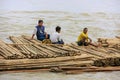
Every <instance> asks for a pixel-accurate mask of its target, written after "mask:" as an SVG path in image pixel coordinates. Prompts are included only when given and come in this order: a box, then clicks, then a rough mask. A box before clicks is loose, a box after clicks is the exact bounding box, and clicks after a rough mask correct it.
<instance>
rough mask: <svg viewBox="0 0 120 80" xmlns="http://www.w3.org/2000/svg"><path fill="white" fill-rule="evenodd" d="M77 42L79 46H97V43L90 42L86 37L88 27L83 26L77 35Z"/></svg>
mask: <svg viewBox="0 0 120 80" xmlns="http://www.w3.org/2000/svg"><path fill="white" fill-rule="evenodd" d="M77 44H78V45H79V46H83V45H84V46H88V45H93V46H95V47H97V45H95V44H93V43H92V39H91V38H89V37H88V28H84V29H83V32H82V33H81V34H80V35H79V36H78V41H77Z"/></svg>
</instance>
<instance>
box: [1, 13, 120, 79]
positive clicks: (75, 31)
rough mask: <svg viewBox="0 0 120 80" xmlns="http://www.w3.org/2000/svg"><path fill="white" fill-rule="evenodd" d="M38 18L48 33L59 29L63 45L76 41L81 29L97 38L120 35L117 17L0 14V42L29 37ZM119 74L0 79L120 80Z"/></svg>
mask: <svg viewBox="0 0 120 80" xmlns="http://www.w3.org/2000/svg"><path fill="white" fill-rule="evenodd" d="M39 19H43V20H44V25H45V26H46V31H47V32H48V33H51V32H53V31H54V28H55V27H56V26H58V25H59V26H61V27H62V36H63V39H64V40H65V42H67V43H70V42H75V41H76V39H77V36H78V35H79V34H80V32H81V31H82V29H83V28H84V27H88V28H89V36H90V37H91V38H92V39H93V40H94V41H95V40H96V39H97V38H98V37H114V36H116V35H120V14H117V13H116V14H110V13H109V14H107V13H69V12H60V11H59V12H58V11H34V12H33V11H9V12H7V11H1V12H0V34H1V35H0V39H2V40H5V41H7V42H9V40H8V39H7V38H8V37H9V36H10V35H14V36H17V35H21V34H29V35H31V34H32V32H33V29H34V26H36V25H37V21H38V20H39ZM119 73H120V72H110V73H92V74H91V73H90V74H80V75H63V74H53V73H39V72H36V73H8V74H3V73H2V74H0V80H21V77H22V79H24V80H33V79H34V80H61V78H62V80H66V79H67V80H119V78H120V74H119ZM6 76H7V77H6Z"/></svg>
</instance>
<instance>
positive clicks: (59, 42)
mask: <svg viewBox="0 0 120 80" xmlns="http://www.w3.org/2000/svg"><path fill="white" fill-rule="evenodd" d="M52 44H64V41H63V40H61V41H58V42H53V43H52Z"/></svg>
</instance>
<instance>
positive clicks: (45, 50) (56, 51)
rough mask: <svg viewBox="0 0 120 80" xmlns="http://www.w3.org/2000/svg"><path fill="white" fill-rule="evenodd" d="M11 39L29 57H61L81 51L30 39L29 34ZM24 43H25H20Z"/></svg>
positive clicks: (11, 37)
mask: <svg viewBox="0 0 120 80" xmlns="http://www.w3.org/2000/svg"><path fill="white" fill-rule="evenodd" d="M10 39H11V40H12V41H13V42H14V43H15V44H14V45H15V46H16V47H17V48H18V49H19V50H21V52H22V53H23V54H24V55H25V56H26V57H27V58H34V59H37V58H45V57H58V56H59V57H60V56H74V55H77V54H78V53H79V55H80V51H78V50H72V49H71V50H69V49H66V48H64V47H62V46H56V45H52V44H50V45H46V44H42V43H41V42H40V41H37V40H30V38H29V37H27V36H21V37H14V36H10ZM19 44H23V45H19ZM24 44H25V45H24ZM27 44H28V45H27Z"/></svg>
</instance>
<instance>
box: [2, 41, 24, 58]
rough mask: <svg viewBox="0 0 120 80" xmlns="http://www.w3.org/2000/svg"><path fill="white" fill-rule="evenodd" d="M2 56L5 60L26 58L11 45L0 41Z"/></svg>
mask: <svg viewBox="0 0 120 80" xmlns="http://www.w3.org/2000/svg"><path fill="white" fill-rule="evenodd" d="M0 55H1V56H3V57H4V58H5V59H22V58H25V56H24V55H22V54H21V52H20V51H19V50H17V49H16V48H14V47H13V46H11V45H6V44H5V43H4V42H3V41H0Z"/></svg>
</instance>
